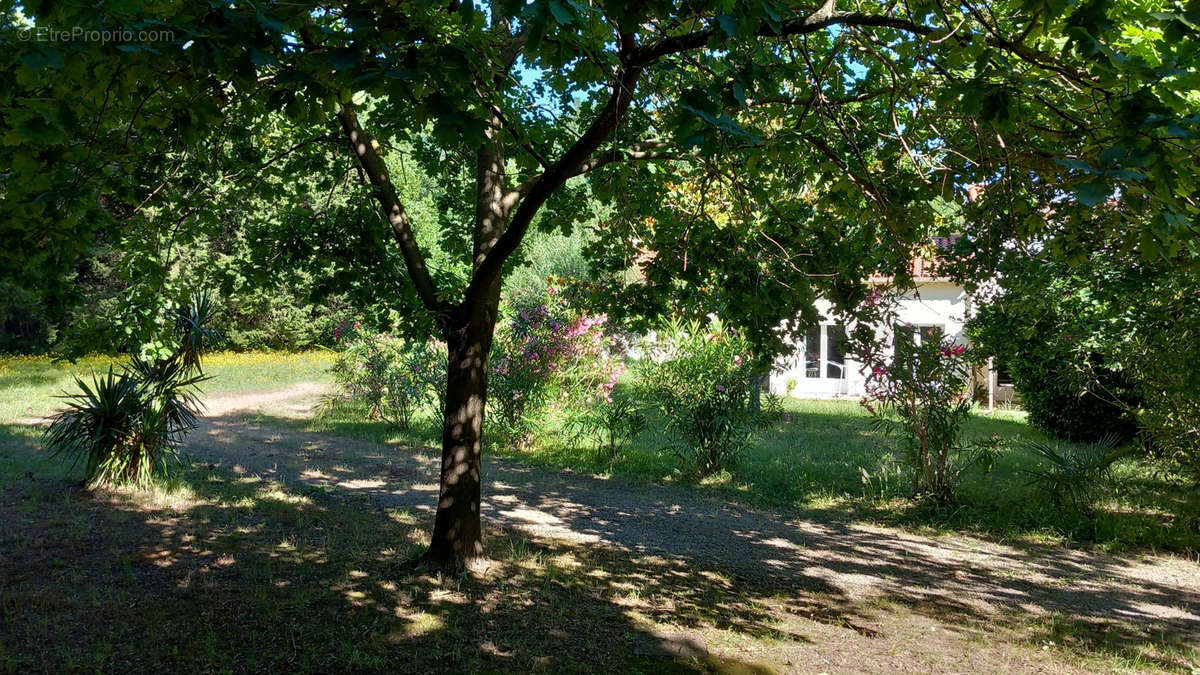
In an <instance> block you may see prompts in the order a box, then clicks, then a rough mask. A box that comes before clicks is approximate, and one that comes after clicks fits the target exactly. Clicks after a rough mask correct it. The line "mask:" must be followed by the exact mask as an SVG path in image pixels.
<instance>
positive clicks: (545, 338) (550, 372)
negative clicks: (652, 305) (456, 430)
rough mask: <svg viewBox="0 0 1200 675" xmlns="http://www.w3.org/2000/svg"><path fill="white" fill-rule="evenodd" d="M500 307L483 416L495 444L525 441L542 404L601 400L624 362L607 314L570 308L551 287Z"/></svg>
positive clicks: (606, 396) (530, 438)
mask: <svg viewBox="0 0 1200 675" xmlns="http://www.w3.org/2000/svg"><path fill="white" fill-rule="evenodd" d="M506 311H507V312H508V314H509V319H508V321H506V322H504V323H503V324H501V325H500V326H498V327H497V330H496V336H495V339H494V340H493V342H492V353H491V358H490V364H491V372H490V374H489V376H488V401H489V408H490V411H491V412H490V414H489V416H488V420H489V426H490V428H491V430H492V432H493V433H495V434H496V435H498V436H499V437H500V439H501V440H502V441H503V442H505V443H508V444H510V445H513V446H515V447H525V446H527V445H529V443H531V442H532V441H533V436H534V433H535V432H536V430H537V428H538V426H539V425H540V423H541V421H542V418H543V416H544V414H545V412H546V409H547V407H548V405H549V404H550V403H552V402H556V401H557V402H559V403H562V404H564V405H569V404H580V403H583V404H585V405H593V404H596V403H597V402H598V401H603V402H605V403H607V402H608V400H607V399H609V398H611V396H610V395H611V393H612V390H613V387H614V386H615V385H616V383H617V377H618V376H619V375H620V373H621V372H622V371H623V370H624V365H623V364H622V362H621V361H620V359H619V354H618V351H619V350H618V349H617V344H616V342H615V341H613V340H612V339H611V337H610V336H608V335H606V334H605V326H606V324H607V317H605V316H604V315H594V314H589V313H587V312H581V311H578V310H576V309H575V308H573V307H572V306H571V303H570V302H569V301H567V300H566V299H564V298H562V297H561V295H560V293H559V292H558V290H557V289H556V288H555V287H550V288H547V289H545V290H544V291H543V292H542V294H541V295H540V296H532V297H525V298H514V299H513V301H512V302H510V303H509V304H508V305H507V309H506Z"/></svg>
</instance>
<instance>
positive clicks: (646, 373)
mask: <svg viewBox="0 0 1200 675" xmlns="http://www.w3.org/2000/svg"><path fill="white" fill-rule="evenodd" d="M647 351H648V357H649V358H646V359H643V360H642V361H641V362H640V365H639V378H638V391H639V394H640V395H641V396H642V398H643V399H644V400H645V401H646V402H647V403H649V404H650V405H652V406H653V407H654V408H656V409H657V410H658V411H659V412H660V413H661V414H662V416H663V419H664V420H665V425H666V431H667V435H668V437H669V438H670V439H671V440H670V442H669V443H670V448H671V449H672V450H673V451H674V452H675V453H676V455H678V456H679V458H680V460H681V462H683V463H684V464H686V465H687V466H688V467H689V468H690V469H691V470H693V471H694V472H695V473H696V474H697V475H699V476H700V477H704V476H709V475H712V474H714V473H716V472H718V471H723V470H728V469H731V468H733V467H734V466H735V465H736V464H737V460H738V457H739V456H740V455H741V452H742V450H743V449H745V447H746V445H747V443H749V441H750V436H751V434H752V433H753V431H754V429H755V427H756V426H757V424H758V423H759V420H760V418H761V414H760V411H759V410H758V409H757V407H756V406H755V405H754V401H753V396H752V391H751V388H752V386H754V385H755V384H756V383H757V382H758V379H757V373H756V372H755V368H754V367H753V365H752V359H751V356H750V345H749V343H748V342H747V341H746V339H745V338H744V337H743V336H742V335H741V334H740V333H737V332H735V331H732V330H726V329H725V328H724V327H723V326H722V325H721V323H720V322H713V323H712V324H711V325H709V326H703V325H701V324H700V323H696V322H690V323H680V322H672V323H669V324H667V325H665V326H664V327H663V328H662V330H661V331H660V332H659V335H658V336H657V340H656V341H655V343H654V344H652V345H649V346H648V349H647Z"/></svg>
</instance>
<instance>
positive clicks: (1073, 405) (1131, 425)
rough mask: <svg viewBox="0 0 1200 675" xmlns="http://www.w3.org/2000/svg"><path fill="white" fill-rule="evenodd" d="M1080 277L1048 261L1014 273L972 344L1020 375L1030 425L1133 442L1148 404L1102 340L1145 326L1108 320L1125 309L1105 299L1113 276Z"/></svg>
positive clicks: (973, 328) (1080, 438)
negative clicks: (1114, 330) (1112, 311)
mask: <svg viewBox="0 0 1200 675" xmlns="http://www.w3.org/2000/svg"><path fill="white" fill-rule="evenodd" d="M1075 274H1076V271H1073V270H1065V269H1059V267H1058V266H1057V265H1052V264H1046V263H1044V262H1040V261H1039V262H1034V261H1025V265H1023V266H1022V267H1020V268H1017V269H1014V270H1009V271H1008V275H1007V276H1006V278H1005V283H1006V284H1007V286H1008V287H1007V288H1006V289H1005V291H1004V293H1003V294H1002V295H999V296H998V297H995V298H992V299H990V300H989V301H986V302H984V303H983V304H982V305H981V306H980V309H979V312H978V313H977V315H976V316H975V317H974V318H972V319H971V321H970V324H969V326H968V332H969V335H970V338H971V342H972V343H973V344H975V345H977V346H978V348H979V349H980V350H981V351H982V352H985V353H987V354H989V355H992V356H995V357H996V360H997V362H998V363H999V364H1001V365H1002V366H1003V367H1004V368H1005V369H1006V370H1007V371H1008V372H1009V374H1010V375H1011V376H1012V379H1013V385H1014V388H1015V389H1016V391H1017V393H1019V394H1020V395H1021V407H1022V408H1024V409H1025V411H1026V412H1028V413H1029V422H1030V424H1032V425H1034V426H1035V427H1038V428H1039V429H1041V430H1042V431H1045V432H1046V433H1048V434H1050V435H1052V436H1055V437H1058V438H1061V439H1064V440H1069V441H1076V442H1095V441H1098V440H1100V439H1101V438H1103V437H1105V436H1109V435H1115V436H1117V437H1119V438H1122V439H1128V438H1131V437H1132V436H1133V435H1134V433H1135V432H1136V430H1137V427H1136V423H1135V421H1134V414H1133V411H1134V410H1136V409H1137V408H1139V407H1140V405H1141V401H1140V397H1139V396H1138V393H1137V391H1136V388H1135V386H1134V385H1135V384H1136V383H1134V382H1132V381H1131V380H1130V378H1129V377H1128V375H1127V374H1126V371H1125V370H1118V369H1117V366H1116V364H1114V363H1113V359H1112V358H1111V357H1112V354H1111V351H1110V350H1109V349H1107V348H1105V347H1104V345H1103V344H1101V343H1102V342H1103V340H1098V338H1099V337H1100V336H1102V335H1103V332H1104V331H1103V326H1105V325H1107V324H1112V325H1114V326H1126V327H1128V326H1136V325H1137V322H1136V321H1120V322H1115V321H1110V320H1108V319H1105V318H1103V316H1102V315H1103V313H1104V312H1107V311H1108V310H1107V309H1104V308H1107V307H1111V306H1116V305H1119V304H1121V302H1111V303H1098V301H1097V297H1098V296H1099V294H1100V290H1099V289H1100V288H1102V287H1103V286H1104V285H1106V284H1111V278H1109V277H1108V276H1104V277H1098V278H1096V279H1094V280H1093V279H1085V278H1079V277H1077V276H1076V275H1075ZM1124 302H1125V303H1129V302H1131V301H1130V300H1124ZM1127 336H1128V335H1127V331H1126V334H1125V335H1124V336H1123V337H1122V338H1121V339H1122V340H1123V339H1124V338H1125V337H1127Z"/></svg>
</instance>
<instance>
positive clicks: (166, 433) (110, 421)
mask: <svg viewBox="0 0 1200 675" xmlns="http://www.w3.org/2000/svg"><path fill="white" fill-rule="evenodd" d="M215 313H216V309H215V306H214V305H213V303H212V302H211V300H210V299H209V298H208V296H207V295H204V294H197V295H196V296H195V297H194V298H193V299H192V302H191V303H190V304H189V305H188V306H186V307H184V308H181V309H179V310H175V311H174V312H173V314H174V318H175V322H174V326H173V331H174V337H175V338H176V339H177V340H178V343H177V344H178V347H177V348H176V350H175V351H174V352H173V353H172V354H171V355H170V356H169V357H167V358H164V359H157V360H154V361H148V360H144V359H140V358H134V359H133V360H132V361H130V363H128V364H127V365H125V366H123V367H122V368H121V370H120V371H116V372H114V371H113V369H112V367H111V366H110V367H109V369H108V372H107V373H105V374H102V375H97V374H93V375H92V380H91V383H90V384H89V383H88V382H85V381H84V380H83V379H81V378H75V383H76V385H77V386H78V388H79V391H78V392H77V393H74V394H69V395H66V396H64V398H66V399H67V406H66V408H65V409H64V410H63V411H61V412H60V413H58V414H57V415H56V416H55V417H54V418H53V420H52V421H51V424H50V427H49V428H48V429H47V430H46V433H45V437H44V442H45V446H46V449H47V450H48V451H49V452H50V453H51V454H52V455H53V456H56V457H61V458H69V459H71V460H72V461H73V462H74V463H75V464H78V463H79V462H80V461H82V462H83V463H84V476H85V481H86V482H87V483H89V484H92V485H98V484H111V485H118V484H133V485H138V486H145V485H146V484H148V483H149V482H150V481H151V480H152V479H153V478H154V476H156V475H161V474H163V473H165V472H166V471H167V469H168V467H169V466H170V464H171V463H172V462H173V461H175V460H176V459H177V457H178V447H179V444H180V443H181V442H182V440H183V437H184V436H185V435H186V434H187V433H188V432H189V431H191V430H192V429H195V428H196V412H197V410H199V407H200V403H199V401H198V400H197V398H196V395H195V389H196V385H197V384H199V383H200V382H201V381H202V380H204V379H205V377H204V375H203V373H202V371H201V369H200V357H201V355H202V353H203V352H204V350H205V348H206V347H207V345H209V344H211V343H212V341H213V338H215V337H216V334H215V332H214V331H212V329H210V328H208V327H207V324H208V323H209V322H210V321H211V320H212V318H213V316H214V315H215Z"/></svg>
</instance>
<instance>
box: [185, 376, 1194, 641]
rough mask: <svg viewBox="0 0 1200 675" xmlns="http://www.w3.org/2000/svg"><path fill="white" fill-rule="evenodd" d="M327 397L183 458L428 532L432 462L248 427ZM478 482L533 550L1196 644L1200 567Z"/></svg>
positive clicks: (228, 404) (562, 475)
mask: <svg viewBox="0 0 1200 675" xmlns="http://www.w3.org/2000/svg"><path fill="white" fill-rule="evenodd" d="M320 393H321V389H320V387H319V386H317V385H301V386H298V387H295V388H292V389H288V390H282V391H271V392H264V393H255V394H239V395H236V396H221V397H214V398H210V399H209V400H208V401H207V404H208V414H207V417H206V418H205V419H204V420H203V422H202V426H201V428H200V429H199V430H198V431H197V432H196V433H194V434H192V435H191V436H190V438H189V447H188V451H189V452H190V453H191V454H193V455H195V456H196V457H198V458H201V459H203V460H205V461H208V462H211V463H214V464H217V465H221V466H223V467H225V468H228V469H231V470H233V471H234V472H236V473H249V474H258V475H262V476H264V477H271V478H275V479H278V480H281V481H285V482H288V483H293V484H303V485H308V486H320V487H324V488H326V489H327V490H329V491H330V492H332V493H335V494H340V495H347V496H350V495H358V496H361V497H365V498H366V499H367V500H368V501H369V502H370V503H372V504H374V505H377V506H380V507H388V508H405V509H411V510H413V511H414V512H427V513H428V517H429V519H430V522H432V511H433V507H434V503H435V502H436V495H437V477H438V459H437V456H436V454H435V453H434V452H433V451H432V450H431V449H417V450H414V449H410V448H401V447H396V446H389V445H382V444H376V443H370V442H364V441H356V440H353V439H348V438H342V437H331V436H321V435H314V434H308V433H303V432H300V431H296V430H294V429H290V428H288V427H287V425H282V424H271V423H269V422H265V421H261V419H256V418H255V416H254V415H253V413H255V412H258V411H259V410H260V409H262V408H263V407H264V406H265V407H267V408H268V409H269V410H270V414H271V415H275V416H284V417H294V418H302V417H304V416H305V415H306V414H308V411H309V410H310V409H311V406H312V404H313V403H314V402H315V400H316V398H317V396H318V395H319V394H320ZM263 419H265V418H263ZM483 472H484V496H483V501H484V503H483V515H484V518H485V520H486V521H487V522H488V523H489V524H493V525H500V526H503V527H505V528H509V529H514V530H519V531H522V532H524V533H526V534H527V535H528V536H530V537H531V538H553V539H558V540H566V541H569V542H576V543H578V544H580V545H592V546H608V547H614V548H617V549H620V550H624V551H628V552H630V554H631V555H653V556H659V557H663V558H669V559H675V560H681V561H684V562H685V563H686V564H688V565H689V566H690V567H691V568H692V569H699V570H711V571H713V572H718V573H720V574H723V575H725V576H727V577H730V578H731V579H733V581H734V583H746V584H752V585H754V586H755V587H759V588H770V589H773V590H776V591H780V592H786V591H787V590H789V589H795V590H797V591H807V592H810V593H812V592H816V593H820V594H825V595H829V596H831V597H835V598H840V599H842V600H843V601H846V602H864V603H869V602H873V601H876V600H883V601H896V602H903V603H906V604H912V605H920V606H922V607H924V608H926V609H928V610H930V612H929V613H930V614H931V615H933V616H943V617H946V619H947V621H952V622H959V623H961V622H962V621H964V620H967V621H978V622H979V623H980V625H984V624H985V622H988V621H996V620H997V619H998V617H1000V616H1002V615H1003V613H1005V612H1008V613H1014V612H1015V613H1020V614H1033V615H1043V614H1051V615H1057V614H1063V615H1069V616H1071V617H1074V618H1076V619H1081V620H1086V621H1089V622H1093V623H1096V624H1109V623H1118V624H1121V625H1122V626H1124V630H1126V631H1129V630H1131V627H1132V629H1133V630H1136V631H1137V632H1139V633H1143V634H1145V635H1147V636H1150V635H1155V634H1161V633H1163V632H1168V633H1174V634H1177V635H1179V636H1180V637H1181V638H1183V639H1184V640H1185V642H1186V641H1191V642H1192V643H1193V644H1195V643H1197V642H1200V564H1197V563H1195V562H1192V561H1188V560H1184V559H1181V558H1177V557H1142V556H1121V557H1116V556H1108V555H1103V554H1096V553H1091V552H1086V551H1079V550H1071V549H1065V548H1050V549H1044V550H1035V551H1029V550H1025V549H1021V548H1016V547H1012V546H1007V545H1003V544H998V543H994V542H989V541H985V540H982V539H978V538H974V537H969V536H942V537H927V536H921V535H916V534H911V533H907V532H904V531H902V530H898V529H892V528H880V527H869V526H860V525H853V524H845V523H838V522H821V521H817V520H798V519H793V518H789V517H788V516H786V515H784V514H781V513H776V512H769V511H760V510H755V509H751V508H747V507H743V506H738V505H733V504H729V503H727V502H723V501H720V500H717V499H712V498H707V497H705V496H702V495H697V494H696V493H695V492H694V491H689V490H687V489H685V488H681V487H675V486H658V485H640V486H639V485H629V484H626V483H623V482H620V481H618V480H605V479H600V478H596V477H591V476H585V475H580V474H577V473H573V472H569V471H548V470H545V469H540V468H535V467H531V466H527V465H523V464H521V463H518V462H514V461H509V460H504V459H497V458H492V457H488V458H486V460H485V462H484V469H483Z"/></svg>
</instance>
